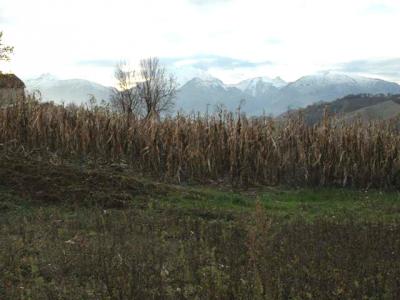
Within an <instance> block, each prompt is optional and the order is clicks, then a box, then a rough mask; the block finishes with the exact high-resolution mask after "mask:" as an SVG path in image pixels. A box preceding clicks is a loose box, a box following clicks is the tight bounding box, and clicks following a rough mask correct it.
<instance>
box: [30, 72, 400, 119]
mask: <svg viewBox="0 0 400 300" xmlns="http://www.w3.org/2000/svg"><path fill="white" fill-rule="evenodd" d="M25 83H26V86H27V90H28V91H34V90H40V92H41V95H42V98H43V99H44V100H53V101H55V102H65V103H68V102H74V103H82V102H84V101H86V100H87V99H89V97H90V95H93V96H95V97H96V98H97V99H98V100H108V99H109V98H110V95H111V93H112V88H111V87H106V86H102V85H100V84H97V83H94V82H91V81H87V80H82V79H70V80H59V79H57V78H55V77H54V76H52V75H50V74H44V75H42V76H40V77H39V78H36V79H30V80H26V81H25ZM350 94H400V85H399V84H397V83H394V82H389V81H384V80H380V79H374V78H367V77H361V76H354V75H348V74H343V73H336V72H321V73H317V74H314V75H308V76H303V77H301V78H299V79H298V80H296V81H294V82H289V83H288V82H285V81H284V80H282V79H281V78H280V77H276V78H268V77H257V78H251V79H247V80H244V81H241V82H239V83H237V84H225V83H224V82H222V81H221V80H219V79H217V78H214V77H212V76H209V75H207V74H205V75H204V76H202V77H201V78H200V77H195V78H193V79H191V80H189V81H186V82H184V84H182V85H181V86H180V88H179V90H178V93H177V98H176V100H175V103H176V110H180V111H184V112H205V111H207V110H213V109H214V108H215V107H216V105H223V106H224V107H225V108H227V109H228V110H232V111H233V110H236V109H237V108H238V107H239V105H240V106H241V110H242V111H243V112H246V113H247V114H249V115H259V114H263V113H266V114H272V115H279V114H281V113H283V112H285V111H287V110H288V109H295V108H302V107H306V106H308V105H311V104H313V103H315V102H318V101H327V102H329V101H333V100H335V99H338V98H341V97H344V96H346V95H350Z"/></svg>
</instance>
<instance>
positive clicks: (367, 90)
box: [273, 72, 400, 113]
mask: <svg viewBox="0 0 400 300" xmlns="http://www.w3.org/2000/svg"><path fill="white" fill-rule="evenodd" d="M397 93H400V85H398V84H397V83H394V82H388V81H384V80H380V79H374V78H367V77H361V76H354V75H351V76H350V75H347V74H342V73H336V72H322V73H317V74H314V75H308V76H303V77H301V78H300V79H298V80H296V81H295V82H292V83H289V84H288V85H286V86H285V87H283V88H282V89H280V91H279V94H278V95H277V96H276V98H275V99H276V100H275V101H274V104H273V108H274V113H281V112H284V111H286V110H287V109H288V108H298V107H305V106H307V105H310V104H313V103H315V102H317V101H333V100H335V99H338V98H342V97H344V96H346V95H351V94H397Z"/></svg>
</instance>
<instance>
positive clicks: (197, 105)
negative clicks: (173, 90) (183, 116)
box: [175, 77, 245, 112]
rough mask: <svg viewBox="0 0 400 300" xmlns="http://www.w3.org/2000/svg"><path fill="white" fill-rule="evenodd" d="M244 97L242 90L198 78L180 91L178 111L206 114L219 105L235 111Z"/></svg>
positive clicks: (215, 79)
mask: <svg viewBox="0 0 400 300" xmlns="http://www.w3.org/2000/svg"><path fill="white" fill-rule="evenodd" d="M244 96H245V95H244V93H243V92H242V91H241V90H239V89H238V88H236V87H231V86H228V85H226V84H224V83H223V82H222V81H221V80H219V79H217V78H207V79H201V78H197V77H196V78H193V79H192V80H190V81H188V82H187V83H186V84H184V85H183V86H182V87H181V88H180V89H179V91H178V93H177V99H176V101H175V103H176V106H177V109H178V110H183V111H185V112H197V111H200V112H205V111H206V110H207V109H210V110H212V109H213V108H214V107H215V106H216V105H218V104H223V105H224V106H225V107H226V108H227V109H229V110H234V109H236V108H237V107H238V105H239V104H240V101H241V100H242V99H243V98H244Z"/></svg>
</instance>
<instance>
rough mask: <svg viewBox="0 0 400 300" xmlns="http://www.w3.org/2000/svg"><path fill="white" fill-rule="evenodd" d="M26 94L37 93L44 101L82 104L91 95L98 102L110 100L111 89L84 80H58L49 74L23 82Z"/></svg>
mask: <svg viewBox="0 0 400 300" xmlns="http://www.w3.org/2000/svg"><path fill="white" fill-rule="evenodd" d="M25 85H26V89H27V91H28V92H35V91H39V92H40V94H41V97H42V99H43V100H45V101H54V102H56V103H62V102H64V103H77V104H80V103H84V102H85V101H87V100H88V99H89V98H90V97H91V96H92V95H93V96H94V97H95V98H96V99H97V100H99V101H101V100H105V101H108V100H109V99H110V96H111V93H112V89H111V88H110V87H105V86H103V85H101V84H98V83H95V82H92V81H88V80H84V79H67V80H60V79H58V78H57V77H55V76H53V75H51V74H43V75H41V76H39V77H38V78H34V79H28V80H25Z"/></svg>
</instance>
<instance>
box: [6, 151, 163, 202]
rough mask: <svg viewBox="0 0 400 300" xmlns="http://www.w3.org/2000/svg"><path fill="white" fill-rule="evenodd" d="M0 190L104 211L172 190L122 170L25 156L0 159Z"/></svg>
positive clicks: (38, 199) (30, 197)
mask: <svg viewBox="0 0 400 300" xmlns="http://www.w3.org/2000/svg"><path fill="white" fill-rule="evenodd" d="M0 187H2V188H5V189H8V190H10V191H12V192H14V193H17V194H18V195H19V196H22V197H25V198H28V199H30V200H33V201H39V202H42V203H71V204H74V203H79V204H80V205H82V204H83V205H85V204H88V205H93V204H95V205H100V206H102V207H105V208H111V207H114V208H117V207H124V206H126V205H129V204H132V203H135V204H140V203H142V204H143V203H144V202H145V201H146V199H148V198H149V197H152V196H154V197H156V196H161V195H165V194H166V193H168V191H169V190H170V189H171V188H170V187H168V186H166V185H163V184H156V183H153V182H146V181H145V180H144V179H138V178H137V177H135V175H134V174H133V172H132V171H130V170H125V169H123V168H115V167H112V166H108V167H88V166H82V165H79V164H75V163H65V164H62V165H54V164H51V163H50V162H48V161H38V160H34V159H30V158H24V157H22V158H21V157H9V156H6V157H4V156H1V159H0Z"/></svg>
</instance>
